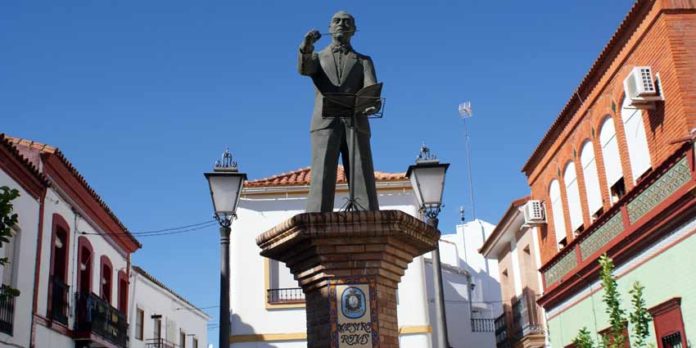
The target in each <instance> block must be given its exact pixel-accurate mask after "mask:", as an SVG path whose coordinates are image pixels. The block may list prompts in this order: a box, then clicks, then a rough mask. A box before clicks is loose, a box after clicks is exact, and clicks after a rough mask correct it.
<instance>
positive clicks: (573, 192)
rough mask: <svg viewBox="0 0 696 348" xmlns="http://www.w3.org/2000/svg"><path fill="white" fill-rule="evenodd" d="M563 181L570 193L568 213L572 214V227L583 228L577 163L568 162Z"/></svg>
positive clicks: (568, 193) (567, 193)
mask: <svg viewBox="0 0 696 348" xmlns="http://www.w3.org/2000/svg"><path fill="white" fill-rule="evenodd" d="M563 181H565V185H566V195H568V213H569V214H570V227H571V229H572V230H573V231H574V232H576V231H578V229H579V228H582V208H581V207H580V190H579V188H578V178H577V175H576V172H575V164H574V163H573V162H570V163H568V165H567V166H566V169H565V173H564V174H563Z"/></svg>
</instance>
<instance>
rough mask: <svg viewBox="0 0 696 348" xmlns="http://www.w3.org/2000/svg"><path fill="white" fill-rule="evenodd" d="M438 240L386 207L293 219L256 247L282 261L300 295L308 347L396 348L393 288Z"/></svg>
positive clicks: (434, 232) (426, 228)
mask: <svg viewBox="0 0 696 348" xmlns="http://www.w3.org/2000/svg"><path fill="white" fill-rule="evenodd" d="M439 237H440V233H439V231H438V230H437V229H435V228H433V227H430V226H428V225H426V224H425V223H423V222H422V221H420V220H418V219H416V218H414V217H412V216H410V215H408V214H405V213H403V212H401V211H395V210H388V211H374V212H341V213H304V214H298V215H295V216H294V217H292V218H291V219H289V220H287V221H285V222H283V223H281V224H280V225H278V226H276V227H275V228H273V229H272V230H270V231H267V232H265V233H263V234H262V235H260V236H259V237H258V238H257V239H256V243H257V244H258V245H259V246H260V247H261V249H262V251H261V255H263V256H266V257H269V258H272V259H275V260H279V261H282V262H284V263H285V264H287V266H288V268H290V271H291V272H292V273H293V274H294V275H295V279H297V281H298V282H299V284H300V286H301V287H302V289H303V291H304V293H305V299H306V303H307V347H311V348H327V347H336V348H338V347H343V346H346V347H347V346H350V347H380V348H392V347H398V346H399V336H398V323H397V316H396V290H397V287H398V283H399V281H400V280H401V277H402V276H403V275H404V271H405V270H406V268H407V267H408V264H409V263H410V262H411V261H412V260H413V258H414V257H416V256H419V255H422V254H424V253H426V252H428V251H431V250H433V249H434V248H435V247H436V246H437V241H438V239H439ZM352 295H355V296H352ZM363 295H364V296H363ZM351 296H352V297H351ZM360 300H364V307H363V306H362V304H363V302H360ZM361 313H364V315H362V314H361ZM361 315H362V316H361ZM356 318H357V319H356ZM368 336H369V337H368ZM370 342H371V343H370Z"/></svg>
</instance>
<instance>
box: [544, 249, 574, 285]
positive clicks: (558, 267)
mask: <svg viewBox="0 0 696 348" xmlns="http://www.w3.org/2000/svg"><path fill="white" fill-rule="evenodd" d="M577 264H578V262H577V260H576V259H575V252H574V251H573V250H570V252H569V253H567V254H566V255H565V256H563V257H562V258H561V259H560V260H558V262H556V263H555V264H554V265H553V266H551V268H549V269H548V270H546V272H544V279H546V284H547V285H551V284H553V283H555V282H556V281H558V280H560V279H561V277H563V276H564V275H566V274H568V272H570V271H571V270H572V269H573V268H575V266H577Z"/></svg>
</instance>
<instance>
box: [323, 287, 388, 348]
mask: <svg viewBox="0 0 696 348" xmlns="http://www.w3.org/2000/svg"><path fill="white" fill-rule="evenodd" d="M372 289H373V287H372V286H370V283H369V281H368V282H355V283H354V282H336V283H334V284H332V285H331V290H330V300H331V338H332V339H331V341H332V342H331V347H332V348H349V347H350V348H373V347H378V346H379V345H378V341H379V335H378V332H377V328H378V326H377V308H376V299H375V295H374V291H371V290H372Z"/></svg>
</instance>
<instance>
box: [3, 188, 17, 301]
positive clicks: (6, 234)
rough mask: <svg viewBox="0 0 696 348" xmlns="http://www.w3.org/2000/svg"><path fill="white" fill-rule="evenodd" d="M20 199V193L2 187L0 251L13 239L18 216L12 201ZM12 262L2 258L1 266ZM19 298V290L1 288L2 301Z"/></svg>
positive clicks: (7, 286) (8, 287) (6, 286)
mask: <svg viewBox="0 0 696 348" xmlns="http://www.w3.org/2000/svg"><path fill="white" fill-rule="evenodd" d="M17 197H19V191H17V190H16V189H10V188H9V187H7V186H0V249H2V246H3V244H6V243H9V242H10V238H12V227H14V225H16V224H17V219H18V218H17V214H16V213H14V206H13V205H12V200H14V199H16V198H17ZM9 263H10V261H9V260H8V259H7V258H6V257H3V258H0V266H6V265H8V264H9ZM14 296H19V290H17V289H14V288H12V287H10V286H9V285H7V284H2V287H0V300H3V299H6V298H8V297H14Z"/></svg>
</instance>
